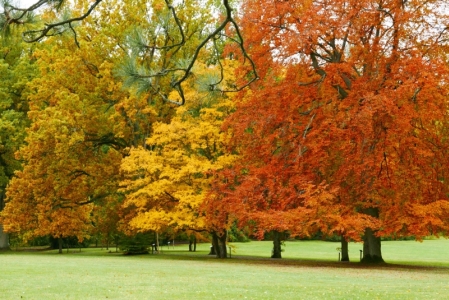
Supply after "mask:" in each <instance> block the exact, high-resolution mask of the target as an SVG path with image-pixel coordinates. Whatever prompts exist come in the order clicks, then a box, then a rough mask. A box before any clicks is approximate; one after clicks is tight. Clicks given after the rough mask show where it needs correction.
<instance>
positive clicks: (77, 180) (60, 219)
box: [2, 9, 136, 250]
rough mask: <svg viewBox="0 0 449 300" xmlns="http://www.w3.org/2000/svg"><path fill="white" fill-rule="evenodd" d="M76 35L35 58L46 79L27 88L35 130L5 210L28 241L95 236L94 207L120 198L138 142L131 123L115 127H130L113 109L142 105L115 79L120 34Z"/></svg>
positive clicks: (94, 30) (10, 225)
mask: <svg viewBox="0 0 449 300" xmlns="http://www.w3.org/2000/svg"><path fill="white" fill-rule="evenodd" d="M103 12H104V13H106V14H108V15H112V14H113V13H114V11H110V10H107V9H105V10H103ZM115 13H117V14H118V11H115ZM105 20H107V16H105ZM78 30H79V31H78V33H79V34H80V35H81V34H82V36H83V40H82V41H81V40H80V41H79V43H78V44H77V43H75V42H74V40H73V37H72V36H62V37H57V38H55V40H53V41H49V43H47V44H42V45H41V47H40V48H41V49H40V50H36V51H35V53H34V54H33V55H34V56H33V57H34V58H35V59H36V64H37V66H38V67H39V72H40V77H39V78H36V79H34V80H33V81H32V82H30V83H29V85H28V86H29V88H30V89H31V90H32V91H33V92H31V93H29V95H28V99H29V105H30V111H29V113H28V116H29V118H30V121H31V126H30V128H29V129H28V130H27V133H28V136H27V138H26V145H25V146H23V147H22V148H21V149H20V151H19V152H18V153H17V154H16V156H17V158H18V159H20V160H21V161H24V167H23V170H21V171H17V172H16V174H15V178H13V179H12V180H11V182H10V184H9V186H8V189H7V203H6V207H5V210H4V211H3V213H2V220H3V221H4V224H5V229H6V230H7V231H9V232H17V233H18V234H20V235H21V236H22V237H23V238H24V239H29V238H31V237H34V236H42V235H52V236H53V237H55V238H62V237H67V236H77V237H78V239H79V240H82V239H83V238H85V237H87V236H89V234H90V230H91V229H92V225H93V224H92V219H91V217H92V213H93V212H95V211H96V210H93V208H94V207H95V205H108V201H109V199H110V198H111V197H113V196H114V193H116V190H117V183H118V174H119V172H118V169H119V166H120V162H121V159H122V156H123V152H122V150H123V149H124V148H125V147H126V146H127V143H128V142H129V140H132V138H133V135H132V130H127V128H129V126H121V127H120V128H119V129H117V128H116V127H115V126H116V125H117V123H118V124H125V125H126V124H127V122H126V120H123V119H125V117H124V116H123V113H122V112H121V110H120V109H119V108H117V109H114V105H115V104H117V102H118V101H119V100H121V101H123V102H127V101H129V102H136V101H133V100H128V98H129V97H130V95H129V93H128V92H126V91H123V90H122V89H121V84H120V83H119V82H118V81H117V80H116V79H115V78H114V77H113V68H114V61H115V59H119V57H120V53H117V52H114V51H115V49H114V47H116V45H117V43H116V41H117V40H118V41H121V40H120V34H116V35H109V36H108V37H106V36H105V35H103V34H99V30H98V27H92V26H86V27H85V28H84V29H83V30H81V29H78ZM121 36H122V41H121V42H123V39H124V38H123V35H121ZM78 46H79V47H78ZM121 53H122V55H123V52H121ZM131 98H132V97H131ZM133 99H135V98H133ZM118 120H120V121H119V122H117V121H118ZM60 250H61V249H60Z"/></svg>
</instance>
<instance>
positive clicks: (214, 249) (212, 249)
mask: <svg viewBox="0 0 449 300" xmlns="http://www.w3.org/2000/svg"><path fill="white" fill-rule="evenodd" d="M217 249H218V236H217V235H216V234H215V232H213V233H212V247H210V252H209V255H217Z"/></svg>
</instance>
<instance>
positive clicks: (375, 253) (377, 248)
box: [362, 207, 384, 263]
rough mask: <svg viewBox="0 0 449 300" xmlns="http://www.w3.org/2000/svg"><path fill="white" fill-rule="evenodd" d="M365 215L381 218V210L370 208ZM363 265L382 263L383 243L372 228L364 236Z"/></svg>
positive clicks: (367, 229) (366, 230) (365, 211)
mask: <svg viewBox="0 0 449 300" xmlns="http://www.w3.org/2000/svg"><path fill="white" fill-rule="evenodd" d="M364 213H366V214H367V215H370V216H372V217H376V218H378V217H379V210H378V209H377V208H373V207H371V208H368V209H365V210H364ZM362 262H363V263H382V262H384V260H383V258H382V251H381V241H380V237H377V236H376V232H375V231H374V230H372V229H371V228H366V229H365V235H364V236H363V258H362Z"/></svg>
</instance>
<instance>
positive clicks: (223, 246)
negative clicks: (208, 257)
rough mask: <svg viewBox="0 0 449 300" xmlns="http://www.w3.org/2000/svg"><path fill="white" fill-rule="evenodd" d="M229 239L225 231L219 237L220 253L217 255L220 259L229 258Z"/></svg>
mask: <svg viewBox="0 0 449 300" xmlns="http://www.w3.org/2000/svg"><path fill="white" fill-rule="evenodd" d="M227 239H228V235H227V231H226V230H223V232H222V234H221V235H218V247H219V249H220V250H219V253H217V257H219V258H227V257H228V249H227V248H226V240H227ZM218 254H219V255H218Z"/></svg>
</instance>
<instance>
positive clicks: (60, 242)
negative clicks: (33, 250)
mask: <svg viewBox="0 0 449 300" xmlns="http://www.w3.org/2000/svg"><path fill="white" fill-rule="evenodd" d="M58 248H59V252H58V253H60V254H61V253H62V237H59V238H58Z"/></svg>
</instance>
